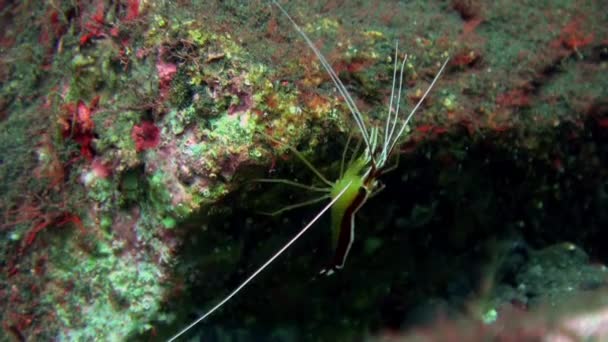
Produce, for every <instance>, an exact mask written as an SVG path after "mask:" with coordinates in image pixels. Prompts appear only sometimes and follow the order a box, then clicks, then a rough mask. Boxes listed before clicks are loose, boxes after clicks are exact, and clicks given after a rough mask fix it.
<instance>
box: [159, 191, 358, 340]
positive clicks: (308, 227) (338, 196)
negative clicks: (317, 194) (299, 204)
mask: <svg viewBox="0 0 608 342" xmlns="http://www.w3.org/2000/svg"><path fill="white" fill-rule="evenodd" d="M352 183H353V182H352V181H351V182H349V183H348V185H346V186H345V187H344V189H342V191H340V193H338V195H337V196H336V197H335V198H333V199H332V200H331V202H329V204H327V205H326V206H325V207H324V208H323V210H321V211H320V212H319V213H318V214H317V215H316V216H315V217H314V218H313V219H312V220H311V221H310V222H309V223H308V224H307V225H306V226H305V227H304V228H302V229H301V230H300V232H299V233H298V234H296V236H294V237H293V238H292V239H291V240H289V242H288V243H286V244H285V245H284V246H283V247H282V248H281V249H279V251H278V252H276V253H275V254H274V255H273V256H272V257H270V259H268V261H266V262H265V263H264V264H263V265H262V266H260V268H258V269H257V270H256V271H255V272H253V273H252V274H251V275H250V276H249V278H247V279H245V281H243V282H242V283H241V285H239V286H238V287H237V288H236V289H234V291H232V292H230V294H229V295H227V296H226V297H225V298H224V299H222V300H221V301H220V302H219V303H217V304H216V305H215V306H214V307H212V308H211V309H210V310H209V311H207V313H205V314H204V315H202V316H201V317H199V318H197V319H196V320H195V321H194V322H192V323H190V325H188V326H187V327H185V328H184V329H182V330H181V331H180V332H178V333H177V334H175V335H173V337H171V338H170V339H169V340H168V341H169V342H172V341H175V340H176V339H177V338H178V337H180V336H182V335H183V334H185V333H186V332H188V331H189V330H190V329H192V328H193V327H194V326H195V325H197V324H198V323H200V322H201V321H202V320H204V319H205V318H207V317H209V315H211V314H212V313H214V312H215V311H216V310H217V309H219V308H221V307H222V306H223V305H224V304H226V302H228V301H229V300H230V299H231V298H232V297H234V296H235V295H236V294H237V293H239V292H240V291H241V290H242V289H243V288H244V287H245V286H246V285H247V284H249V283H250V282H251V281H252V280H253V279H254V278H255V277H257V275H258V274H259V273H260V272H262V271H263V270H264V269H265V268H266V267H268V265H270V264H271V263H272V262H273V261H274V260H275V259H276V258H278V257H279V256H280V255H281V254H283V252H285V251H286V250H287V248H289V247H290V246H291V245H293V243H294V242H296V241H297V240H298V239H299V238H300V236H302V235H303V234H304V233H306V231H307V230H308V229H310V227H312V225H313V224H315V223H316V222H317V221H318V220H319V219H320V218H321V216H323V214H324V213H325V212H326V211H328V210H329V208H331V207H332V206H333V205H334V203H336V201H338V200H339V199H340V198H341V197H342V195H344V193H345V192H346V190H348V188H350V186H351V184H352Z"/></svg>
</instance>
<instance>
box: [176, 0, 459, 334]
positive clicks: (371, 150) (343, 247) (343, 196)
mask: <svg viewBox="0 0 608 342" xmlns="http://www.w3.org/2000/svg"><path fill="white" fill-rule="evenodd" d="M271 2H272V3H273V4H274V5H275V6H276V7H277V8H278V9H279V10H280V11H281V12H282V13H283V15H284V16H285V17H286V18H287V19H288V20H289V21H290V22H291V24H292V25H293V27H294V28H295V30H296V31H297V32H298V33H299V34H300V36H301V37H302V38H303V39H304V40H305V41H306V44H307V45H308V47H309V48H310V49H311V50H312V51H313V52H314V53H315V55H316V56H317V59H318V60H319V63H321V65H322V66H323V68H324V69H325V71H326V72H327V74H328V75H329V77H330V78H331V80H332V82H333V83H334V85H335V86H336V89H337V90H338V92H339V93H340V95H341V96H342V98H343V99H344V102H345V104H346V106H347V107H348V109H349V111H350V113H351V116H352V118H353V120H354V122H355V124H356V126H357V131H358V135H359V136H360V138H361V140H362V141H363V143H364V149H363V152H362V153H361V154H360V155H358V156H355V157H354V158H352V157H351V160H352V161H351V162H350V163H349V164H348V165H346V168H345V170H343V171H344V172H342V170H341V175H340V177H339V179H338V180H337V181H335V182H331V181H329V180H327V179H326V178H325V177H324V176H323V175H322V174H321V173H320V172H319V171H317V170H316V169H315V168H314V167H313V166H312V165H311V164H310V163H309V162H308V161H307V160H306V159H305V158H304V157H303V156H302V155H301V154H300V153H299V152H298V151H297V150H295V149H294V148H291V147H290V149H291V150H292V151H293V152H294V153H295V154H296V155H297V156H298V158H300V159H301V160H302V161H303V162H304V163H305V164H306V166H307V167H308V168H309V169H311V170H312V171H313V172H314V173H315V174H316V176H317V177H318V178H319V179H320V180H321V181H322V182H323V183H325V184H326V187H324V188H321V187H315V186H306V185H303V184H300V183H296V182H293V181H289V180H274V181H273V180H262V181H265V182H274V183H282V184H286V185H292V186H295V187H298V188H306V189H309V190H312V191H320V192H324V193H325V194H324V195H323V196H321V197H319V198H317V199H313V200H310V201H306V202H303V203H300V204H295V205H291V206H288V207H286V208H283V209H281V210H279V211H277V212H275V213H281V212H283V211H286V210H290V209H294V208H298V207H302V206H304V205H309V204H312V203H317V202H320V201H321V200H325V199H330V202H329V203H328V204H327V205H326V206H324V207H323V209H322V210H321V211H319V212H318V213H317V215H316V216H315V217H314V218H313V219H312V220H311V221H310V222H309V223H308V224H307V225H306V226H304V228H302V229H301V230H300V232H299V233H298V234H296V235H295V236H294V237H293V238H292V239H291V240H289V242H287V243H286V244H285V245H284V246H283V247H282V248H281V249H279V250H278V251H277V252H276V253H275V254H273V255H272V256H271V257H270V258H269V259H268V260H267V261H266V262H265V263H264V264H263V265H262V266H260V267H259V268H258V269H257V270H256V271H255V272H253V273H252V274H251V275H250V276H249V277H248V278H247V279H245V280H244V281H243V282H242V283H241V284H240V285H239V286H238V287H237V288H236V289H235V290H233V291H232V292H231V293H230V294H228V295H227V296H226V297H224V298H223V299H222V300H221V301H220V302H219V303H217V304H216V305H215V306H214V307H212V308H211V309H210V310H209V311H207V312H206V313H205V314H204V315H202V316H200V317H199V318H198V319H196V320H195V321H194V322H192V323H191V324H190V325H188V326H187V327H185V328H184V329H182V330H181V331H180V332H178V333H177V334H175V335H174V336H173V337H172V338H171V339H169V341H174V340H176V339H177V338H178V337H180V336H181V335H183V334H184V333H186V332H187V331H189V330H190V329H192V328H193V327H194V326H195V325H197V324H198V323H200V322H201V321H202V320H204V319H205V318H207V317H208V316H209V315H211V314H212V313H213V312H215V311H216V310H218V309H219V308H220V307H222V306H223V305H224V304H226V303H227V302H228V301H229V300H230V299H232V297H234V296H235V295H236V294H237V293H238V292H240V291H241V290H242V289H243V288H244V287H245V286H246V285H247V284H249V282H251V281H252V280H253V279H254V278H256V277H257V276H258V274H259V273H260V272H262V271H263V270H264V269H266V268H267V267H268V266H269V265H270V264H271V263H272V262H273V261H274V260H275V259H276V258H278V257H279V256H280V255H281V254H283V253H284V252H285V251H286V250H287V249H288V248H289V247H290V246H291V245H292V244H293V243H295V242H296V240H298V239H299V238H300V237H301V236H302V235H303V234H304V233H306V231H308V229H310V228H311V227H312V226H313V225H314V224H315V223H316V222H317V221H318V220H319V219H320V218H321V216H322V215H323V214H324V213H325V212H327V211H329V210H330V209H331V235H332V239H331V240H332V246H333V248H334V257H333V259H332V260H331V262H330V264H329V266H328V267H327V268H326V269H323V270H322V271H321V273H324V274H326V275H331V274H332V273H334V272H335V271H336V270H338V269H341V268H342V267H344V263H345V262H346V257H347V256H348V252H349V251H350V248H351V246H352V243H353V241H354V235H355V215H356V213H357V212H358V211H359V209H361V207H362V206H363V205H364V204H365V202H366V201H367V200H368V199H369V197H371V196H372V195H373V194H374V193H376V192H378V191H380V190H381V189H382V185H381V183H380V182H379V180H378V178H379V177H380V176H381V175H382V174H384V173H386V172H388V171H389V170H390V169H392V168H393V167H387V162H388V161H389V159H390V158H391V157H392V156H393V152H394V149H395V147H396V146H397V145H398V144H399V142H400V141H401V139H402V136H403V134H404V132H405V131H406V128H407V125H408V123H409V121H410V120H411V118H412V117H413V115H414V114H415V113H416V111H417V110H418V108H419V107H420V105H421V104H422V102H423V101H424V99H425V98H426V96H427V95H428V93H429V92H430V90H431V89H432V88H433V86H434V85H435V82H436V81H437V79H438V78H439V76H440V75H441V73H442V72H443V70H444V69H445V66H446V65H447V62H448V59H446V61H445V62H444V63H443V65H442V66H441V68H440V69H439V71H438V72H437V74H436V76H435V78H434V79H433V81H432V82H431V84H430V85H429V87H428V88H427V90H426V92H425V93H424V94H423V95H422V97H421V98H420V100H419V101H418V103H417V104H416V106H414V108H413V109H412V110H411V111H410V113H409V115H407V116H406V117H405V118H402V117H401V116H400V115H399V111H400V104H401V93H402V86H403V72H404V66H405V62H406V60H407V55H404V56H403V58H402V60H401V63H400V65H399V64H398V46H397V45H396V46H395V57H394V69H393V81H392V88H391V97H390V101H389V106H388V113H387V115H386V120H385V123H384V125H380V126H373V127H370V128H368V127H367V126H366V124H365V120H364V118H363V115H362V114H361V112H360V111H359V109H358V108H357V105H356V104H355V101H354V100H353V99H352V97H351V96H350V94H349V93H348V91H347V90H346V87H345V86H344V84H342V81H341V80H340V79H339V78H338V75H337V74H336V72H335V71H334V70H333V68H332V67H331V65H330V64H329V62H327V60H326V59H325V57H324V56H323V55H322V54H321V52H320V51H319V50H318V49H317V48H316V47H315V45H314V44H313V43H312V41H311V40H310V39H309V38H308V36H307V35H306V33H305V32H304V31H303V30H302V29H301V28H300V26H298V24H297V23H296V22H295V21H294V20H293V19H292V18H291V16H290V15H289V14H288V13H287V12H286V11H285V9H283V7H282V6H281V5H280V4H279V3H278V2H277V1H276V0H271ZM397 70H399V74H398V75H397ZM397 79H398V81H397ZM342 166H344V158H343V161H342ZM341 169H342V167H341Z"/></svg>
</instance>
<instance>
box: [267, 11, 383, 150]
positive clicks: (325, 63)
mask: <svg viewBox="0 0 608 342" xmlns="http://www.w3.org/2000/svg"><path fill="white" fill-rule="evenodd" d="M272 3H273V4H275V5H276V6H277V7H278V8H279V10H281V12H283V15H285V16H286V17H287V19H289V21H290V22H291V24H292V25H293V27H294V28H295V29H296V31H298V33H299V34H300V36H302V38H304V40H305V41H306V44H308V46H309V47H310V49H311V50H312V51H313V52H314V53H315V55H316V56H317V58H318V59H319V62H320V63H321V65H322V66H323V68H324V69H325V71H327V73H328V74H329V77H331V80H332V81H333V82H334V84H335V86H336V88H337V89H338V92H339V93H340V95H342V97H343V98H344V101H345V102H346V105H347V106H348V109H349V110H350V112H351V114H352V115H353V118H354V119H355V122H356V123H357V127H358V128H359V131H360V132H361V135H362V136H363V140H364V141H365V145H366V147H368V148H370V147H371V146H370V141H369V134H368V132H367V129H366V128H365V122H364V121H363V116H362V115H361V112H360V111H359V109H358V108H357V105H356V104H355V101H353V99H352V97H351V96H350V94H349V93H348V90H346V87H345V86H344V84H343V83H342V81H341V80H340V78H339V77H338V75H337V74H336V72H335V71H334V69H333V68H332V67H331V65H330V64H329V62H328V61H327V60H326V59H325V56H323V54H322V53H321V51H319V49H317V47H316V46H315V45H314V44H313V43H312V41H311V40H310V38H308V35H306V33H305V32H304V30H302V29H301V28H300V26H299V25H298V24H296V22H295V21H294V20H293V18H291V16H290V15H289V13H287V11H286V10H285V9H284V8H283V7H282V6H281V5H280V4H279V3H278V2H277V1H276V0H272Z"/></svg>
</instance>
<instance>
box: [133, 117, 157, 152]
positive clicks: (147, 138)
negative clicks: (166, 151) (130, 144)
mask: <svg viewBox="0 0 608 342" xmlns="http://www.w3.org/2000/svg"><path fill="white" fill-rule="evenodd" d="M131 138H133V141H134V142H135V149H136V150H137V152H141V151H143V150H148V149H151V148H155V147H156V146H158V143H159V142H160V130H159V129H158V127H156V126H155V125H154V124H153V123H151V122H148V121H143V122H142V123H141V124H139V125H135V126H133V130H131Z"/></svg>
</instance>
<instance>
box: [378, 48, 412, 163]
mask: <svg viewBox="0 0 608 342" xmlns="http://www.w3.org/2000/svg"><path fill="white" fill-rule="evenodd" d="M395 49H396V47H395ZM396 56H397V51H395V58H396ZM406 61H407V54H406V55H404V56H403V61H402V62H401V70H400V71H399V89H398V90H397V94H396V95H395V96H397V106H396V108H395V119H394V120H393V122H392V125H391V129H390V133H389V134H388V138H387V140H385V141H384V146H382V155H381V159H382V160H386V159H388V155H389V152H390V151H389V150H387V147H388V146H389V144H390V142H391V140H392V139H393V134H394V133H395V128H396V127H397V122H398V121H399V109H400V105H401V92H402V90H403V71H404V70H405V62H406ZM396 67H397V64H396V62H395V68H396ZM395 72H396V69H395V71H393V90H391V96H392V93H393V92H394V87H395V79H394V77H395V74H394V73H395ZM392 109H393V107H392V106H391V107H390V108H389V114H390V111H391V110H392ZM391 118H392V117H391V116H390V115H389V117H388V119H391ZM387 126H388V122H387Z"/></svg>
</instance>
